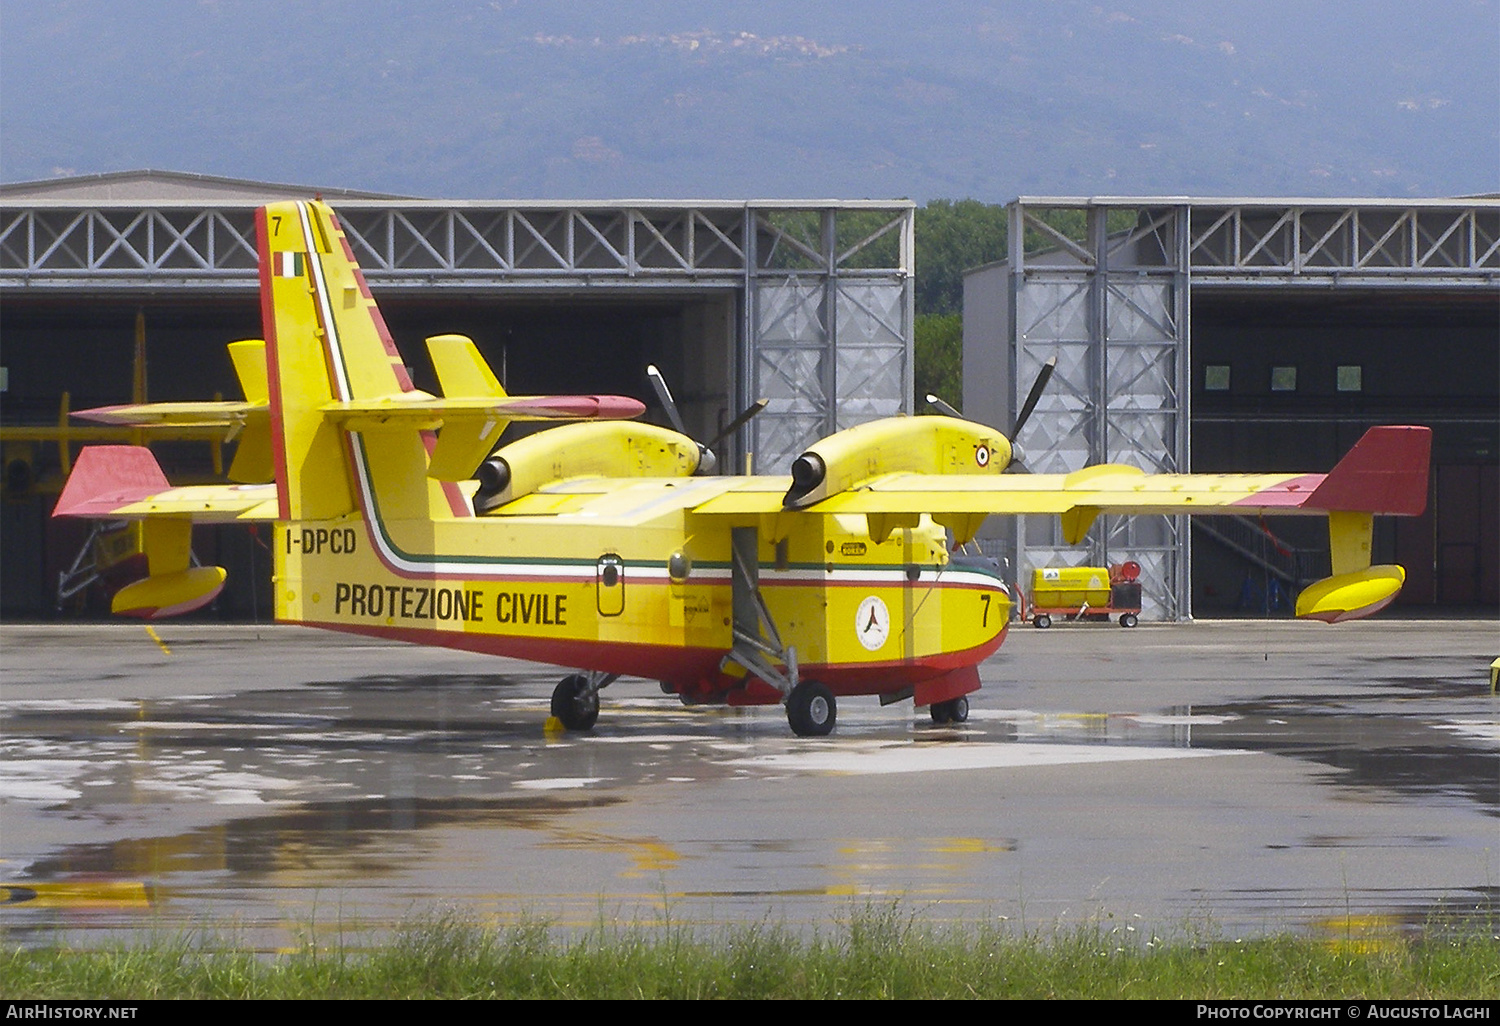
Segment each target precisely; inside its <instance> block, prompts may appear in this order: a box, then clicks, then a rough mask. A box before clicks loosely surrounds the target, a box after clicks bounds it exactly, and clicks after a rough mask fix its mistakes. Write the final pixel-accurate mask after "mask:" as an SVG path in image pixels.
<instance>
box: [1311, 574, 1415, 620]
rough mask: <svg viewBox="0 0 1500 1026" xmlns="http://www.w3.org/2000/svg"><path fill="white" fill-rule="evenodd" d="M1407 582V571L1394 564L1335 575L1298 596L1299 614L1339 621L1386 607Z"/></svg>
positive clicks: (1313, 618)
mask: <svg viewBox="0 0 1500 1026" xmlns="http://www.w3.org/2000/svg"><path fill="white" fill-rule="evenodd" d="M1405 581H1406V571H1405V570H1403V569H1401V567H1399V566H1396V565H1394V564H1383V565H1381V566H1372V567H1367V568H1366V569H1364V570H1360V571H1357V572H1355V573H1344V574H1335V575H1334V576H1332V577H1325V578H1323V580H1321V581H1318V582H1317V583H1315V584H1311V585H1308V586H1307V587H1306V588H1304V589H1303V590H1302V593H1301V594H1299V595H1298V596H1297V616H1299V617H1301V618H1303V619H1307V620H1326V621H1327V622H1329V623H1337V622H1339V621H1341V620H1352V619H1357V618H1359V617H1362V616H1368V615H1369V614H1370V613H1373V612H1376V611H1378V610H1380V609H1383V608H1384V607H1385V606H1386V605H1388V604H1389V603H1390V602H1391V600H1392V599H1394V598H1395V597H1396V593H1397V592H1399V591H1400V590H1401V585H1402V584H1403V583H1405Z"/></svg>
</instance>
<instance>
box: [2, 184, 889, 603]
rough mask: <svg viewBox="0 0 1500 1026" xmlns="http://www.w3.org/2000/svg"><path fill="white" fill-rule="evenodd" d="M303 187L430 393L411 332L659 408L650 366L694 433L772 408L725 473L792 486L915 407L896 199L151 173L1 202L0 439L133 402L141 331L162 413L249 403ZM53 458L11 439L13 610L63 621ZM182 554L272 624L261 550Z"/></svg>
mask: <svg viewBox="0 0 1500 1026" xmlns="http://www.w3.org/2000/svg"><path fill="white" fill-rule="evenodd" d="M314 192H321V195H322V196H323V197H324V198H325V199H326V200H328V201H329V203H330V204H332V205H333V206H334V208H335V209H336V210H337V211H338V213H339V215H340V218H341V220H342V222H343V225H344V227H345V229H346V231H347V232H348V233H349V235H350V238H351V241H352V243H353V245H354V250H355V255H356V257H357V258H358V259H359V261H360V264H361V266H362V267H363V268H364V270H365V273H366V277H367V278H368V280H369V282H370V285H371V287H372V289H373V291H374V292H375V294H376V297H377V298H378V299H379V300H380V303H381V310H382V312H383V313H384V315H385V318H386V321H387V322H388V323H389V325H390V327H391V331H392V334H393V335H394V336H395V339H396V342H397V344H398V345H399V346H400V347H401V348H402V351H403V352H404V353H405V354H406V356H407V358H408V359H410V360H412V363H413V367H412V370H413V376H414V379H415V381H416V383H417V386H418V387H419V388H425V389H428V390H435V389H436V381H435V379H434V377H433V374H432V371H431V368H430V367H428V366H427V365H426V358H425V355H423V354H422V339H423V338H425V337H427V336H429V335H434V334H440V333H445V332H458V333H461V334H466V335H469V336H471V337H472V338H473V339H474V341H475V342H476V343H477V344H478V346H479V348H480V350H481V351H482V352H484V353H485V355H486V357H487V358H488V359H489V360H490V362H491V365H492V366H494V367H495V368H496V369H497V372H499V374H500V376H501V378H502V380H503V381H504V382H505V383H506V385H507V387H508V388H510V389H511V390H512V391H515V392H518V393H533V392H550V391H558V392H585V393H588V392H617V393H624V394H630V395H635V396H638V397H641V398H643V399H646V398H649V397H650V396H651V391H650V388H649V385H648V383H647V380H646V377H645V374H644V368H645V366H646V365H647V364H648V363H655V364H657V365H658V366H660V367H661V368H662V370H663V371H664V373H665V374H666V375H667V378H668V380H669V381H670V382H671V383H672V387H673V392H674V395H675V397H676V399H677V401H678V403H679V404H680V406H681V407H682V412H683V416H684V418H685V419H686V421H687V424H688V428H689V430H690V431H692V432H693V433H694V434H696V435H697V436H698V437H700V438H704V439H708V438H711V437H712V436H714V435H715V434H717V432H718V430H719V428H720V427H721V426H722V425H723V424H725V423H727V422H728V421H729V420H731V419H732V418H733V417H734V416H735V414H736V413H737V412H738V411H739V410H741V409H743V408H744V407H745V406H747V405H748V404H749V403H750V402H751V401H753V400H754V399H756V398H759V397H762V396H764V397H767V398H769V399H770V400H771V403H770V406H769V407H768V408H767V410H766V411H765V412H764V413H763V414H762V415H761V416H759V417H757V418H756V419H755V420H754V421H752V422H751V423H750V425H749V426H748V427H747V429H746V430H745V431H744V432H742V433H741V434H740V435H739V436H738V437H737V438H736V439H734V440H733V441H732V442H731V443H730V444H728V445H726V446H721V450H727V451H721V453H720V456H721V460H723V461H724V462H725V463H726V464H727V468H728V469H730V470H737V469H740V468H742V467H744V466H745V465H746V464H747V463H749V462H752V461H753V464H754V466H756V467H764V468H778V469H782V468H786V467H787V466H789V464H790V462H791V460H792V459H793V458H794V457H795V456H796V455H797V454H799V453H800V452H801V451H802V450H803V449H804V448H806V446H807V445H809V444H810V443H812V442H813V441H815V440H816V439H818V438H820V437H822V436H824V435H826V434H829V433H831V432H832V431H835V430H837V429H839V428H843V427H848V426H851V425H853V424H856V423H860V422H862V421H865V420H870V419H873V418H875V417H880V416H888V415H891V414H895V413H902V412H911V392H912V366H911V354H912V318H913V312H912V302H913V300H912V296H913V292H912V222H913V209H914V208H913V204H911V203H909V202H906V201H889V202H874V201H844V200H812V201H797V202H790V201H758V200H751V201H738V200H737V201H676V200H649V201H648V200H626V201H616V202H586V203H557V202H525V203H518V202H504V201H488V200H472V201H447V200H429V199H414V198H408V197H397V196H384V195H377V194H371V193H361V192H354V191H349V190H339V189H322V190H314V189H311V188H303V187H297V186H287V185H276V184H269V183H261V182H248V181H239V180H233V179H223V178H212V177H208V176H201V175H189V174H179V173H172V172H159V171H142V172H122V173H116V174H104V175H91V176H84V177H78V178H70V179H58V180H53V181H45V182H31V183H19V184H11V185H4V186H0V365H3V367H4V372H3V378H4V380H3V382H0V387H3V388H4V392H3V400H0V401H3V406H0V411H3V413H0V417H3V424H4V425H5V426H7V427H11V426H15V425H21V424H33V425H35V424H47V423H53V424H55V423H56V422H57V420H58V414H59V398H60V396H61V395H62V394H63V393H64V392H68V393H70V394H69V402H70V404H71V408H73V409H83V408H86V407H90V406H100V405H108V404H112V403H120V402H127V401H129V400H130V398H131V393H132V381H133V376H134V374H135V372H136V371H135V366H134V365H135V363H136V361H135V360H134V359H133V354H134V352H135V348H136V346H135V341H134V339H135V335H136V324H137V321H138V320H139V322H140V323H141V324H142V326H143V331H142V334H143V335H144V338H145V346H144V348H145V352H146V354H147V359H146V361H145V368H144V371H145V374H146V378H147V381H148V383H149V385H148V397H149V398H150V399H152V400H156V401H162V400H172V399H208V398H212V397H213V395H214V394H215V393H216V392H218V393H223V395H224V396H225V397H227V398H235V397H237V396H238V387H237V385H236V382H235V379H234V376H233V373H232V368H231V365H230V362H229V359H228V356H227V355H226V353H225V350H224V345H225V343H228V342H231V341H234V340H236V339H241V338H258V337H259V336H260V333H261V325H260V309H259V302H258V298H257V288H258V281H257V274H256V259H257V258H256V242H255V230H254V220H253V216H254V210H255V208H256V207H257V206H260V205H261V204H263V203H266V202H269V201H272V200H278V199H292V198H306V197H308V196H310V195H312V194H313V193H314ZM656 419H658V420H661V418H660V417H657V418H656ZM662 422H664V421H662ZM156 448H157V451H158V455H159V457H160V458H161V459H162V461H163V463H164V465H165V466H166V468H167V470H168V472H169V475H171V476H173V477H174V479H175V480H187V479H191V478H192V477H194V476H196V475H200V474H202V475H207V474H209V473H211V472H212V469H213V467H212V463H211V454H210V452H209V451H208V447H207V446H205V445H204V444H202V443H189V442H176V443H165V444H162V445H159V446H157V447H156ZM55 449H56V447H55V446H53V445H51V444H49V443H43V442H34V441H11V442H8V443H7V444H6V450H7V451H6V453H5V464H6V469H7V474H6V479H5V480H6V495H5V498H4V501H3V502H0V516H3V520H0V528H3V530H0V546H3V551H0V573H3V580H0V602H3V612H4V613H5V614H6V615H45V614H47V613H49V612H50V611H51V610H52V609H53V608H54V607H55V602H56V592H57V584H58V580H59V574H61V573H63V572H65V571H66V570H67V569H68V568H69V567H70V566H71V564H72V563H73V561H74V559H75V557H76V556H77V555H78V554H79V553H80V550H81V548H82V547H83V546H84V539H85V535H86V530H87V529H86V528H85V527H83V526H82V525H76V524H54V523H51V522H50V521H49V518H48V516H47V514H48V513H49V512H50V509H51V505H52V503H53V501H55V494H56V485H57V483H58V480H59V478H60V467H59V461H60V458H61V457H60V456H59V455H58V454H57V453H56V451H55ZM262 541H263V539H262ZM194 545H195V550H196V551H197V553H198V555H199V557H200V558H201V559H203V560H204V561H205V562H211V561H212V562H218V563H220V564H221V565H223V566H225V567H227V568H228V569H229V570H230V575H231V576H230V580H231V582H232V585H233V586H232V587H228V588H226V590H225V593H224V594H223V595H222V596H221V597H220V599H219V609H220V613H221V615H224V616H231V617H238V616H248V615H250V613H251V612H252V610H257V609H258V610H259V611H260V613H262V614H264V613H265V611H266V608H267V603H266V595H265V594H264V592H265V589H263V588H262V589H260V594H259V595H257V594H255V592H254V582H255V580H256V579H257V578H258V577H263V576H264V575H265V573H266V562H267V555H266V553H265V552H264V550H263V548H258V547H257V542H256V541H255V540H254V539H249V538H247V536H246V535H245V533H244V532H242V531H235V530H232V529H223V530H217V531H216V530H212V529H205V530H201V531H200V533H199V535H197V536H195V539H194ZM96 608H97V605H96Z"/></svg>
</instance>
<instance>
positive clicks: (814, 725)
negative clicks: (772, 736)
mask: <svg viewBox="0 0 1500 1026" xmlns="http://www.w3.org/2000/svg"><path fill="white" fill-rule="evenodd" d="M838 714H839V707H838V703H837V702H835V701H834V698H833V692H832V691H829V690H828V689H827V688H826V687H824V686H823V685H822V684H819V683H818V682H817V681H815V680H804V681H802V682H801V683H800V684H798V685H797V686H796V687H794V688H792V692H791V694H789V695H787V696H786V721H787V723H789V724H790V725H791V728H792V733H793V734H796V735H797V736H798V737H827V736H828V735H829V734H830V733H832V732H833V724H834V721H835V720H837V719H838Z"/></svg>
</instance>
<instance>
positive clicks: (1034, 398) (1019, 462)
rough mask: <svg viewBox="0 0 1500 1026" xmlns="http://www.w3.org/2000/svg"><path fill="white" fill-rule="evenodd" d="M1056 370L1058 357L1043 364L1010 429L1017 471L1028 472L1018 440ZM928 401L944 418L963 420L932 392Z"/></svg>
mask: <svg viewBox="0 0 1500 1026" xmlns="http://www.w3.org/2000/svg"><path fill="white" fill-rule="evenodd" d="M1055 370H1057V357H1055V356H1054V357H1052V359H1050V360H1048V361H1047V362H1046V363H1044V364H1042V369H1041V370H1040V371H1038V372H1037V375H1036V380H1035V381H1033V382H1032V383H1031V391H1030V392H1028V393H1027V394H1026V401H1025V402H1024V403H1022V404H1021V413H1020V416H1018V417H1016V423H1015V425H1014V426H1013V427H1012V428H1011V429H1010V466H1012V467H1015V468H1016V469H1017V470H1021V471H1025V470H1026V466H1025V461H1026V454H1025V453H1024V452H1023V451H1022V449H1021V446H1020V443H1018V442H1017V441H1016V439H1017V438H1019V437H1020V435H1021V429H1022V428H1023V427H1025V426H1026V422H1027V421H1028V420H1030V419H1031V414H1032V412H1033V411H1035V410H1036V404H1037V402H1038V401H1040V400H1041V398H1042V392H1043V391H1044V390H1045V389H1046V388H1047V382H1048V381H1050V380H1051V378H1052V372H1053V371H1055ZM927 401H928V402H929V403H931V404H932V406H933V408H934V409H936V410H937V411H938V412H939V413H941V414H942V415H943V416H945V417H957V418H958V419H960V420H962V419H963V414H962V413H959V412H958V411H957V410H955V409H954V408H953V407H952V406H949V405H948V404H947V403H945V402H943V400H941V399H939V398H938V397H937V396H935V395H933V394H931V393H930V392H929V393H928V395H927Z"/></svg>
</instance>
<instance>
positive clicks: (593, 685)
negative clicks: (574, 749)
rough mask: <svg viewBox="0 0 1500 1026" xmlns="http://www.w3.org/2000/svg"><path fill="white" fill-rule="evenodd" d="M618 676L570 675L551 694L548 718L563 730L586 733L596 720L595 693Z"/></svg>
mask: <svg viewBox="0 0 1500 1026" xmlns="http://www.w3.org/2000/svg"><path fill="white" fill-rule="evenodd" d="M619 676H620V675H619V674H618V673H570V674H568V676H566V677H564V678H563V679H562V680H561V681H560V682H559V683H558V685H557V687H556V688H554V689H553V691H552V715H553V716H556V717H557V718H558V720H560V721H561V722H562V725H563V727H564V728H566V729H567V730H590V729H592V728H593V726H594V724H595V723H596V722H597V721H598V719H599V692H600V690H602V689H603V688H606V687H608V686H609V685H611V684H613V683H614V682H615V679H616V678H618V677H619Z"/></svg>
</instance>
